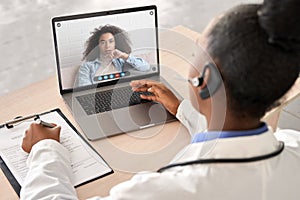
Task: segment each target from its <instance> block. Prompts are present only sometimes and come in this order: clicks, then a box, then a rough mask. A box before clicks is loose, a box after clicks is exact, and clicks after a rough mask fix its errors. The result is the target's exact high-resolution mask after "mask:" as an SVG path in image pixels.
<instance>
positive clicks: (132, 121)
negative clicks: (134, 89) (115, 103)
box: [111, 102, 168, 132]
mask: <svg viewBox="0 0 300 200" xmlns="http://www.w3.org/2000/svg"><path fill="white" fill-rule="evenodd" d="M167 115H168V114H167V111H166V110H165V109H164V108H163V106H162V105H161V104H158V103H154V102H149V103H146V104H141V105H135V106H129V107H127V108H124V109H118V110H113V111H112V116H111V117H112V118H113V120H114V121H115V123H116V124H117V126H118V127H119V128H120V129H121V130H122V131H123V132H126V131H131V130H136V129H139V128H143V127H147V126H148V125H154V124H157V123H164V122H165V121H166V120H167Z"/></svg>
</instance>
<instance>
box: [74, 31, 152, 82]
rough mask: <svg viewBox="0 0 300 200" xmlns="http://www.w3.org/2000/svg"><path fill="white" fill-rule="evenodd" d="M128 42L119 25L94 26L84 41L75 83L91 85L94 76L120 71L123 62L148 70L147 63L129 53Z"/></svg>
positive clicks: (139, 69) (141, 69)
mask: <svg viewBox="0 0 300 200" xmlns="http://www.w3.org/2000/svg"><path fill="white" fill-rule="evenodd" d="M130 44H131V41H130V39H129V37H128V34H127V33H126V32H125V31H124V30H122V29H121V28H119V27H116V26H113V25H105V26H100V27H99V28H95V30H94V32H92V35H91V36H90V38H89V39H88V40H87V41H86V50H85V51H84V53H83V61H84V62H83V64H82V65H81V66H80V68H79V72H78V77H77V85H78V86H84V85H91V84H94V83H96V82H97V81H98V80H97V79H96V81H95V79H94V78H95V77H98V76H101V75H105V74H113V73H117V72H122V71H123V68H124V64H125V63H128V64H129V66H131V67H133V68H134V69H136V70H138V71H148V70H149V69H150V65H149V63H147V62H146V61H145V60H144V59H142V58H137V57H135V56H133V55H131V54H130V53H131V47H130Z"/></svg>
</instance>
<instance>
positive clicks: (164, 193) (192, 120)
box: [21, 0, 300, 200]
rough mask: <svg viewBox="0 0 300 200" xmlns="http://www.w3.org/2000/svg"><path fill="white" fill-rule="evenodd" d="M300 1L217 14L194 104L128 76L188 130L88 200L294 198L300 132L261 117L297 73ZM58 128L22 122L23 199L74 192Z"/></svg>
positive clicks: (268, 0)
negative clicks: (185, 139)
mask: <svg viewBox="0 0 300 200" xmlns="http://www.w3.org/2000/svg"><path fill="white" fill-rule="evenodd" d="M299 10H300V4H299V1H298V0H281V1H277V0H265V1H264V3H263V5H242V6H237V7H235V8H233V9H231V10H229V11H228V12H226V13H225V14H224V15H223V16H221V17H219V18H217V19H216V20H215V21H214V22H213V24H211V26H209V28H208V29H206V31H205V37H206V41H207V43H206V44H205V48H206V50H207V52H208V53H209V54H210V56H211V57H212V58H213V60H214V62H209V63H207V64H205V65H204V66H199V68H200V69H201V70H200V71H201V72H202V73H201V75H200V73H199V72H197V71H198V70H192V71H191V73H190V78H191V85H193V88H194V89H193V91H192V92H193V93H195V94H196V95H197V105H196V104H194V106H192V104H191V102H190V101H187V100H183V101H182V102H179V101H178V100H177V99H176V97H175V96H174V95H173V94H172V93H171V92H170V90H169V89H168V88H166V87H165V86H164V85H162V84H161V83H157V82H153V81H149V80H141V81H133V82H132V83H131V85H132V87H133V90H136V91H139V90H140V91H150V92H152V93H153V94H154V96H151V97H146V96H142V97H143V98H148V99H152V100H155V101H158V102H161V103H162V104H163V105H164V106H165V107H166V108H167V109H168V110H169V111H170V112H171V113H173V114H174V115H176V117H177V118H178V119H179V120H180V121H181V122H182V123H183V124H184V125H185V126H186V127H187V128H188V130H189V131H190V133H191V134H192V138H193V139H192V142H191V144H190V145H188V146H187V147H186V148H184V149H183V150H182V151H181V152H180V153H179V154H178V156H177V157H176V158H175V159H174V161H173V162H172V163H171V164H170V165H169V166H166V167H164V168H161V169H160V170H159V172H151V173H143V174H137V175H135V176H134V177H133V178H132V179H131V180H129V181H126V182H123V183H121V184H119V185H117V186H115V187H114V188H112V190H111V191H110V196H108V197H104V198H101V197H95V198H94V199H113V200H116V199H139V200H142V199H155V200H158V199H164V200H165V199H172V200H175V199H189V200H190V199H209V200H216V199H230V200H232V199H243V200H254V199H255V200H258V199H262V200H282V199H289V200H293V199H299V198H300V190H299V184H300V173H299V170H300V146H299V145H300V133H299V132H296V131H293V130H280V131H277V132H275V133H274V131H273V130H272V129H271V128H270V127H268V126H267V124H265V123H264V122H262V121H261V117H262V116H264V114H265V113H266V112H267V111H268V110H269V109H270V108H272V106H273V105H276V104H277V103H278V100H279V99H280V98H281V97H282V96H283V95H284V94H285V93H286V92H287V91H288V89H289V88H290V87H291V86H292V85H293V84H294V82H295V80H296V79H297V77H298V75H299V67H300V56H299V50H300V48H299V47H300V29H299V23H300V16H299V13H298V11H299ZM195 77H196V78H195ZM192 78H193V79H192ZM195 102H196V101H195ZM212 105H213V106H212ZM194 107H199V111H200V113H201V114H200V113H199V112H198V111H197V110H195V109H194ZM213 108H214V109H213ZM216 108H217V109H216ZM224 108H226V110H225V111H224ZM223 111H224V112H223ZM222 115H224V116H225V118H224V120H223V116H222ZM59 131H60V127H59V126H57V127H55V128H52V129H50V128H43V127H41V126H40V125H38V124H32V125H31V126H30V127H29V129H28V130H27V131H26V135H25V137H24V139H23V144H22V148H23V149H24V150H25V151H26V152H30V154H29V158H28V161H27V163H28V166H29V172H28V175H27V178H26V181H25V184H24V186H23V188H22V190H21V199H77V196H76V191H75V189H74V188H73V187H72V171H71V167H70V161H69V158H68V153H67V151H66V150H65V149H64V147H62V145H60V144H59V142H58V141H59ZM281 141H283V142H281ZM204 147H210V148H208V150H207V151H205V149H207V148H204ZM58 169H59V170H58Z"/></svg>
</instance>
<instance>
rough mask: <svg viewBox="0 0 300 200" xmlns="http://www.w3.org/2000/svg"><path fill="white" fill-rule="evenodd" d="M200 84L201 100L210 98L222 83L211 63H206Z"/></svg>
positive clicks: (218, 73) (214, 66)
mask: <svg viewBox="0 0 300 200" xmlns="http://www.w3.org/2000/svg"><path fill="white" fill-rule="evenodd" d="M201 78H202V83H201V84H199V87H200V92H199V95H200V97H201V99H207V98H209V97H211V96H212V95H213V94H214V93H215V92H216V91H217V90H218V88H219V87H220V85H221V83H222V77H221V75H220V72H219V70H218V68H217V66H216V65H215V64H213V63H207V64H206V65H205V66H204V68H203V73H202V76H201V77H200V78H199V80H200V79H201Z"/></svg>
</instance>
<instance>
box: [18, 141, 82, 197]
mask: <svg viewBox="0 0 300 200" xmlns="http://www.w3.org/2000/svg"><path fill="white" fill-rule="evenodd" d="M27 165H28V167H29V171H28V173H27V176H26V178H25V182H24V184H23V186H22V189H21V193H20V199H21V200H22V199H26V200H27V199H30V200H31V199H52V200H55V199H70V200H72V199H77V195H76V191H75V189H74V187H73V184H72V177H73V173H72V169H71V162H70V157H69V152H68V151H67V150H66V149H65V148H64V147H63V146H62V145H61V144H60V143H58V142H56V141H54V140H50V139H47V140H42V141H40V142H38V143H36V144H35V145H34V146H33V147H32V150H31V152H30V154H29V157H28V159H27Z"/></svg>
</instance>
